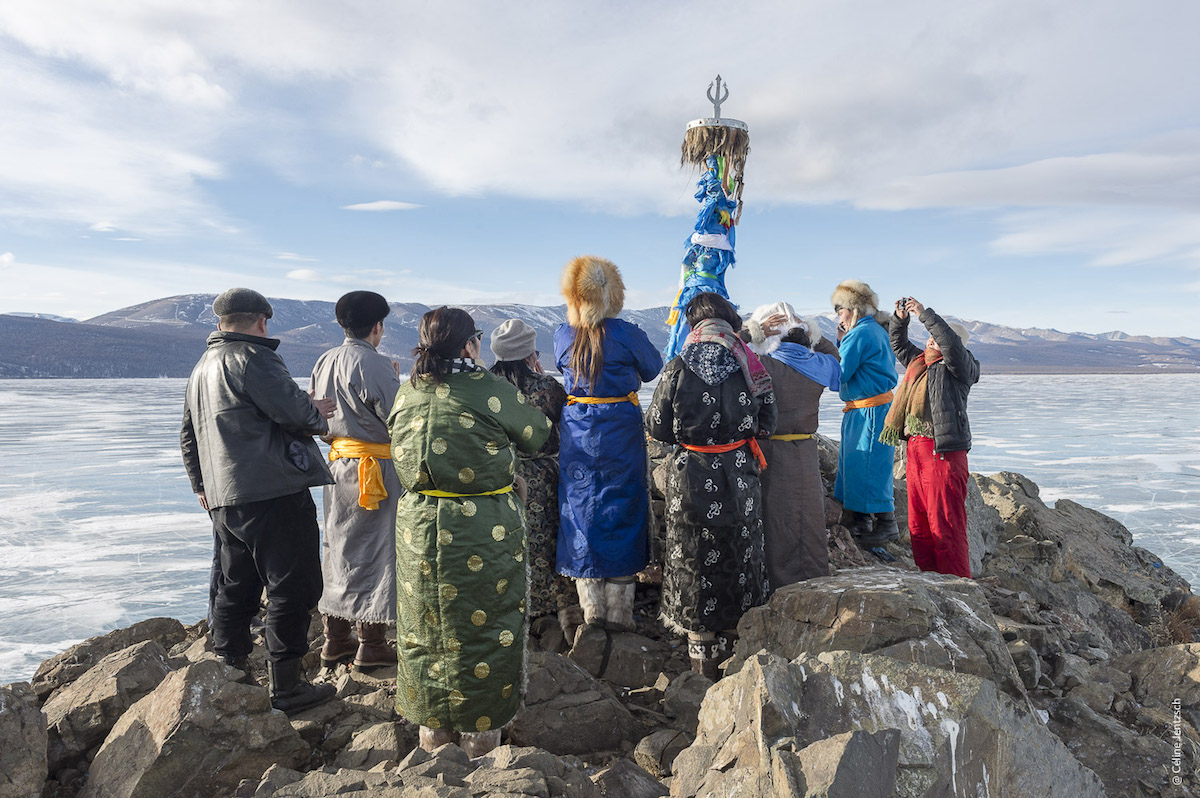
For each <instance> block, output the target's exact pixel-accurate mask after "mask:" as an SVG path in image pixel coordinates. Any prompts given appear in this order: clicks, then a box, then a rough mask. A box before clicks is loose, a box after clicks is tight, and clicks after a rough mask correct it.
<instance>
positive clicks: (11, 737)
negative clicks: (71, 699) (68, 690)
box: [0, 682, 46, 798]
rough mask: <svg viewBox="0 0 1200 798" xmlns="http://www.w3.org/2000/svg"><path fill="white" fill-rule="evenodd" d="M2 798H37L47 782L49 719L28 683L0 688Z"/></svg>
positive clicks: (0, 781)
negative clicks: (47, 730)
mask: <svg viewBox="0 0 1200 798" xmlns="http://www.w3.org/2000/svg"><path fill="white" fill-rule="evenodd" d="M0 740H3V741H4V742H3V744H2V745H0V798H37V796H39V795H41V794H42V785H43V784H44V783H45V781H46V717H45V715H43V714H42V711H41V710H40V709H39V708H38V702H37V695H36V694H35V693H34V692H33V690H32V689H31V688H30V687H29V685H28V684H27V683H26V682H14V683H12V684H6V685H3V686H0Z"/></svg>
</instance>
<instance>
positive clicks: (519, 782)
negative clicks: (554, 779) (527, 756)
mask: <svg viewBox="0 0 1200 798" xmlns="http://www.w3.org/2000/svg"><path fill="white" fill-rule="evenodd" d="M465 781H466V783H467V786H468V787H470V788H471V792H472V793H473V794H475V795H492V794H496V793H498V794H501V795H532V796H536V798H550V788H549V787H547V786H546V777H545V776H543V775H542V774H541V773H538V772H537V771H536V770H534V769H533V768H507V769H504V770H494V769H492V768H481V769H479V770H476V771H475V772H474V773H472V774H471V775H469V776H467V777H466V779H465Z"/></svg>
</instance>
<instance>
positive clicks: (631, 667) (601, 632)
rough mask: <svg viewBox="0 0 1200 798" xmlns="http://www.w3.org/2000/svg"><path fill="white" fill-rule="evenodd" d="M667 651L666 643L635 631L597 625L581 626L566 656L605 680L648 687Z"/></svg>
mask: <svg viewBox="0 0 1200 798" xmlns="http://www.w3.org/2000/svg"><path fill="white" fill-rule="evenodd" d="M670 655H671V650H670V649H669V648H668V647H667V644H666V643H664V642H663V641H661V640H652V639H651V638H649V637H645V636H643V635H640V634H637V633H636V632H612V631H608V630H606V629H604V628H603V627H601V626H584V627H582V628H581V629H580V630H579V634H578V635H577V636H576V638H575V645H573V646H572V647H571V650H570V652H569V653H568V654H567V657H569V658H570V659H571V661H572V662H575V663H577V664H578V665H581V666H582V667H583V669H584V670H586V671H587V672H588V673H590V674H591V675H592V676H595V677H596V678H597V679H603V680H604V681H606V682H608V683H609V684H615V685H619V686H621V687H648V686H650V685H652V684H654V682H655V680H657V679H658V674H660V673H662V670H663V664H664V663H665V662H666V660H667V658H668V657H669V656H670Z"/></svg>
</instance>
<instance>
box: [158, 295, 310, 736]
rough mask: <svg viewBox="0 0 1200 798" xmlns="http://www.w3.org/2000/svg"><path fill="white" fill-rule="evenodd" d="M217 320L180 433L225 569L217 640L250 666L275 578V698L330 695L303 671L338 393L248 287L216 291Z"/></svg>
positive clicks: (277, 702)
mask: <svg viewBox="0 0 1200 798" xmlns="http://www.w3.org/2000/svg"><path fill="white" fill-rule="evenodd" d="M213 313H215V314H216V315H217V318H218V319H219V324H218V326H217V331H216V332H214V333H212V334H211V335H209V337H208V348H207V350H206V351H205V353H204V355H203V356H202V357H201V358H200V361H199V362H198V363H197V364H196V367H195V368H194V369H193V370H192V376H191V377H190V378H189V379H188V385H187V394H186V398H185V400H184V409H183V429H182V430H181V432H180V435H179V441H180V447H181V448H182V449H183V462H184V466H185V468H186V469H187V473H188V478H189V479H190V480H191V483H192V490H193V491H195V493H196V495H197V497H198V498H199V500H200V506H201V507H203V508H204V509H205V510H207V511H208V514H209V516H210V517H211V518H212V521H213V532H214V534H215V536H216V545H217V556H218V558H219V561H220V575H219V577H218V578H217V579H216V595H215V597H214V598H213V601H212V606H211V607H210V617H211V621H212V634H213V650H214V651H215V652H216V653H217V654H218V655H219V656H220V657H222V658H223V659H224V660H225V662H226V663H227V664H229V665H232V666H234V667H236V668H239V669H241V670H246V668H247V666H248V662H247V657H248V655H249V654H250V651H251V649H252V643H251V638H250V621H251V619H252V618H253V617H254V616H255V615H256V614H257V613H258V609H259V602H260V599H261V597H262V591H263V588H264V587H265V588H266V590H267V601H268V605H267V616H266V642H267V653H268V657H269V659H268V663H267V667H268V675H269V679H270V689H271V705H272V706H273V707H275V708H276V709H280V710H283V711H284V712H286V713H288V714H292V713H294V712H299V711H300V710H302V709H306V708H308V707H311V706H315V705H316V704H319V703H321V702H322V701H326V700H328V699H329V698H331V697H332V696H333V693H334V688H333V686H332V685H310V684H307V683H305V682H303V681H301V680H300V670H301V668H300V658H301V657H302V656H304V655H305V654H307V653H308V627H309V621H310V614H311V612H312V610H313V608H314V607H315V606H316V604H317V600H318V599H319V598H320V596H321V563H320V557H319V554H318V552H319V544H320V541H319V537H320V532H319V530H318V527H317V514H316V506H315V505H314V504H313V500H312V496H311V495H310V494H309V488H310V487H313V486H316V485H325V484H328V483H330V482H332V481H333V480H332V478H331V477H330V474H329V469H328V468H326V466H325V463H324V460H323V458H322V457H321V452H320V450H319V449H318V448H317V445H316V442H315V441H314V440H313V438H312V436H313V435H322V434H324V433H326V432H327V431H328V429H329V427H328V424H327V423H326V421H325V419H327V418H329V417H330V416H332V415H333V400H332V399H312V398H311V397H309V396H308V395H307V394H305V393H304V391H302V390H300V388H299V386H297V385H296V382H295V381H294V380H293V379H292V377H291V375H290V374H289V373H288V370H287V367H286V366H285V365H284V363H283V360H282V359H281V358H280V357H279V355H277V354H276V353H275V349H276V348H277V347H278V346H279V340H278V339H273V338H268V337H267V319H269V318H271V316H272V315H273V310H272V308H271V305H270V303H269V302H267V300H266V298H265V297H263V295H262V294H260V293H258V292H257V291H251V290H250V289H247V288H231V289H230V290H228V291H226V292H225V293H223V294H221V295H220V296H218V297H217V299H216V301H215V302H213Z"/></svg>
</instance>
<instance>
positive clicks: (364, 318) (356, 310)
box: [333, 291, 392, 330]
mask: <svg viewBox="0 0 1200 798" xmlns="http://www.w3.org/2000/svg"><path fill="white" fill-rule="evenodd" d="M391 312H392V309H391V308H389V307H388V303H387V300H386V299H384V298H383V297H382V296H380V295H379V294H377V293H375V292H374V291H351V292H350V293H348V294H346V295H344V296H343V297H342V298H341V299H339V300H338V301H337V304H336V305H334V307H333V314H334V316H335V317H336V318H337V323H338V325H339V326H340V327H341V328H342V329H344V330H355V329H363V328H371V327H374V326H375V324H376V323H377V322H381V321H383V320H384V318H386V317H387V315H388V314H389V313H391Z"/></svg>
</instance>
